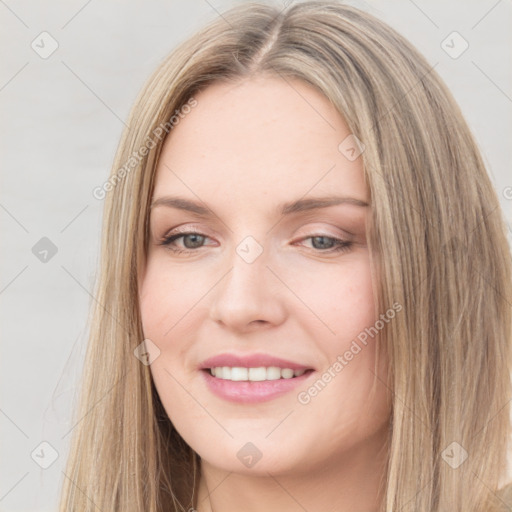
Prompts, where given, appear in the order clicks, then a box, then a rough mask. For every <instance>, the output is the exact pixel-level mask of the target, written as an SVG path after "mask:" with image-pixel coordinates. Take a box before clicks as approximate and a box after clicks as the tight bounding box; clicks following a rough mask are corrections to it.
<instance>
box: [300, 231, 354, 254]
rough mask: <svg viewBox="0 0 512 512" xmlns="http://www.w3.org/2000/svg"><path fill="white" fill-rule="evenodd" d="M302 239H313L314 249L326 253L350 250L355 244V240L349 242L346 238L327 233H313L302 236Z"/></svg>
mask: <svg viewBox="0 0 512 512" xmlns="http://www.w3.org/2000/svg"><path fill="white" fill-rule="evenodd" d="M301 240H311V245H312V246H313V249H316V251H315V252H324V253H332V252H344V251H348V250H349V249H350V247H351V246H352V244H353V242H348V241H346V240H342V239H341V238H336V237H332V236H327V235H313V236H308V237H306V238H302V239H301Z"/></svg>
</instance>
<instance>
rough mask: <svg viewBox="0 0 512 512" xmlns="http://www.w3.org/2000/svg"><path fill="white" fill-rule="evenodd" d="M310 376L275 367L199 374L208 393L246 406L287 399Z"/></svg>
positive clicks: (215, 369) (216, 368)
mask: <svg viewBox="0 0 512 512" xmlns="http://www.w3.org/2000/svg"><path fill="white" fill-rule="evenodd" d="M224 372H226V373H224ZM213 373H215V375H214V374H213ZM314 373H315V370H314V369H312V368H308V369H304V368H299V369H296V370H292V369H291V368H279V367H251V368H246V367H241V366H236V367H229V366H228V367H225V366H221V367H219V366H214V367H212V368H203V369H201V370H200V374H201V375H202V376H203V379H204V383H205V384H206V387H207V389H208V390H209V391H210V392H211V393H213V394H214V395H216V396H218V397H219V398H222V399H223V400H227V401H229V402H234V403H238V404H248V405H249V404H256V403H260V402H267V401H271V400H274V399H277V398H279V397H281V396H285V395H288V394H290V393H291V392H292V391H293V390H294V389H296V388H297V387H298V386H304V385H306V383H307V382H308V381H309V380H310V378H313V377H311V375H312V374H314Z"/></svg>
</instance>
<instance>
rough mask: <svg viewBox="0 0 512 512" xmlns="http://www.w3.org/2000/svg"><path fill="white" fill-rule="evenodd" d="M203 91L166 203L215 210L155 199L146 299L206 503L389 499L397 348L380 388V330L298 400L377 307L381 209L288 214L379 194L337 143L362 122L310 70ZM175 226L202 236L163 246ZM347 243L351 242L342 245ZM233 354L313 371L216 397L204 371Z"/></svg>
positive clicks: (297, 506)
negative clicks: (243, 396)
mask: <svg viewBox="0 0 512 512" xmlns="http://www.w3.org/2000/svg"><path fill="white" fill-rule="evenodd" d="M196 100H197V106H196V107H195V108H194V109H193V110H192V111H191V112H190V113H189V114H188V115H187V116H186V117H185V118H184V119H182V120H181V121H180V123H179V124H178V125H177V126H175V127H174V129H173V130H172V132H171V133H170V136H169V137H168V138H167V140H166V142H165V144H164V147H163V151H162V154H161V158H160V161H159V164H158V168H157V171H156V172H157V174H156V181H155V189H154V195H153V200H158V199H160V198H163V197H165V196H178V197H180V198H184V199H188V200H190V201H193V202H196V203H198V204H199V205H201V206H205V205H206V206H207V208H208V209H209V215H207V216H204V215H199V214H198V213H194V212H191V211H187V210H183V209H180V208H175V207H169V206H166V205H164V204H160V205H158V206H154V207H153V208H152V210H151V216H150V241H149V248H148V259H147V265H146V268H145V269H144V272H143V274H142V275H141V276H139V285H140V288H139V289H140V297H139V298H140V308H141V315H142V322H143V329H144V335H145V337H146V338H149V339H150V340H151V341H152V342H153V343H154V344H155V345H156V346H157V347H158V349H159V350H160V355H159V356H158V357H157V358H156V359H155V361H154V362H153V363H152V364H151V365H150V370H151V374H152V377H153V379H154V382H155V385H156V388H157V390H158V394H159V396H160V398H161V400H162V403H163V405H164V407H165V409H166V412H167V414H168V416H169V418H170V419H171V421H172V422H173V424H174V426H175V427H176V429H177V430H178V432H179V433H180V434H181V436H182V437H183V438H184V439H185V441H186V442H187V443H188V444H189V445H190V446H191V447H192V449H193V450H195V451H196V452H197V453H198V454H199V455H200V457H201V465H202V476H201V480H200V491H199V501H198V507H197V509H198V511H199V512H206V511H212V510H213V511H215V512H232V511H233V512H234V511H237V512H239V511H240V510H244V511H246V512H252V511H262V510H264V511H266V512H272V511H279V512H291V511H297V510H304V509H305V510H307V511H308V512H320V511H321V512H327V511H337V512H340V511H347V512H356V511H358V512H362V511H365V512H371V511H373V510H376V508H377V500H378V486H379V483H380V479H381V478H382V477H383V471H384V467H385V462H386V457H387V453H386V440H387V436H388V431H389V417H390V406H391V405H390V404H391V401H390V396H389V391H388V389H387V388H386V386H385V385H384V384H383V382H384V381H385V380H386V364H385V360H384V357H383V358H382V359H381V361H380V362H379V368H380V369H379V371H378V373H377V376H378V383H377V392H376V394H375V399H374V400H373V401H372V402H370V401H369V400H368V397H369V392H370V389H371V385H372V382H373V379H374V376H375V373H374V363H375V344H376V343H378V337H377V336H376V337H374V338H369V342H368V344H367V346H365V347H364V348H363V349H362V350H361V351H360V352H359V353H357V355H355V356H354V357H353V359H352V360H351V361H350V362H349V363H348V364H347V365H346V366H344V368H343V370H342V371H339V372H338V373H337V374H336V376H335V377H334V378H332V379H331V381H330V382H329V383H328V384H327V385H326V386H325V387H324V388H323V389H322V390H321V391H320V392H318V393H317V395H316V396H314V397H312V398H311V400H310V402H309V403H307V404H302V403H300V402H299V400H298V393H299V392H300V391H304V390H306V391H307V389H308V388H309V387H311V386H312V385H313V384H314V382H315V381H316V380H317V379H319V378H320V377H321V375H322V373H323V372H324V371H325V370H327V369H328V368H329V367H332V366H333V364H334V362H335V361H336V359H337V357H338V356H339V355H343V354H344V353H345V351H346V350H348V349H349V348H350V346H351V343H352V342H353V340H354V339H356V337H357V336H358V334H360V333H361V332H362V331H364V329H365V328H367V327H369V326H372V325H374V323H375V322H376V320H377V319H378V315H376V314H375V309H374V295H373V294H374V287H373V285H372V275H371V271H370V259H369V251H368V247H367V243H366V234H365V231H366V223H367V221H368V217H369V214H370V208H371V206H366V207H362V206H357V205H354V204H351V203H342V204H337V205H332V206H329V207H324V208H316V209H312V210H305V211H297V212H294V213H289V214H286V215H281V213H280V209H281V206H282V204H283V203H287V202H291V201H295V200H298V199H307V198H313V197H315V198H316V197H327V196H339V197H350V198H354V199H357V200H360V201H363V202H366V203H369V193H368V190H367V187H366V184H365V182H364V177H363V167H362V158H361V157H359V158H357V159H355V160H353V161H351V160H350V159H348V158H347V157H346V155H345V154H343V153H342V152H341V151H340V150H339V149H338V146H339V145H340V143H341V142H342V141H343V140H344V139H346V137H347V136H349V135H350V130H349V129H348V127H347V125H346V123H345V122H344V120H343V119H342V117H341V116H340V115H339V114H338V113H337V111H336V110H335V109H334V107H333V106H332V105H331V104H330V102H329V101H328V100H327V99H326V98H325V97H324V96H323V95H321V94H320V93H319V92H318V91H316V90H315V89H313V88H312V87H311V86H309V85H307V84H305V83H303V82H301V81H298V80H290V79H287V80H286V81H285V80H283V79H281V78H274V77H268V76H266V77H265V76H258V77H256V78H255V77H252V78H250V79H245V80H242V81H239V82H237V83H229V84H228V83H215V84H213V85H210V86H209V87H208V88H207V89H205V90H204V91H202V92H201V93H200V94H198V95H197V96H196ZM178 227H179V230H181V234H183V232H187V231H192V230H193V231H195V232H197V233H199V235H197V234H196V235H194V234H192V235H183V236H182V237H180V238H177V239H175V240H174V241H173V242H172V243H171V245H162V241H163V240H164V239H165V237H169V236H172V235H175V234H179V232H178V231H177V228H178ZM248 236H250V237H252V238H253V239H254V240H255V241H256V242H257V243H258V244H259V246H261V248H262V249H263V252H262V253H261V254H260V255H259V256H258V257H257V258H256V259H255V260H254V261H253V262H252V263H248V262H247V261H245V260H244V258H242V257H241V256H240V255H239V254H238V253H237V251H236V249H237V246H238V245H239V244H240V243H241V242H242V240H244V239H245V238H246V237H248ZM337 240H340V241H342V242H349V243H350V244H349V245H348V246H344V247H343V250H341V251H337V252H335V251H334V249H336V248H337V247H340V246H339V245H338V244H339V243H341V242H337ZM246 241H247V240H246ZM249 247H252V249H250V250H255V249H254V247H257V246H256V245H254V244H253V245H252V246H249ZM173 249H174V250H182V251H184V252H175V251H173ZM224 352H232V353H236V354H247V353H255V352H258V353H266V354H271V355H273V356H277V357H280V358H283V359H288V360H292V361H294V362H297V363H301V364H305V365H307V366H311V367H313V368H315V369H316V372H315V374H314V375H312V376H310V377H309V378H308V380H307V382H305V383H304V385H303V386H302V387H299V388H298V389H296V390H294V391H292V392H289V393H286V394H285V395H281V396H280V397H277V398H274V399H272V400H270V401H267V402H263V403H259V404H236V403H232V402H229V401H226V400H223V399H222V398H219V397H217V396H216V395H214V394H212V393H211V392H210V391H209V389H208V388H207V387H206V385H205V383H204V379H203V375H201V373H200V372H199V370H198V366H199V364H200V363H201V362H202V361H203V360H205V359H206V358H209V357H211V356H214V355H217V354H220V353H224ZM248 442H251V443H252V444H254V445H255V446H256V447H257V448H258V450H259V451H260V452H261V453H262V457H261V459H260V460H259V461H258V462H257V463H256V464H255V465H254V466H253V467H251V468H248V467H246V466H245V465H244V464H242V462H241V460H240V459H239V458H238V457H237V453H238V452H239V451H240V449H241V448H242V447H243V446H244V445H246V443H248ZM208 490H209V491H210V492H208Z"/></svg>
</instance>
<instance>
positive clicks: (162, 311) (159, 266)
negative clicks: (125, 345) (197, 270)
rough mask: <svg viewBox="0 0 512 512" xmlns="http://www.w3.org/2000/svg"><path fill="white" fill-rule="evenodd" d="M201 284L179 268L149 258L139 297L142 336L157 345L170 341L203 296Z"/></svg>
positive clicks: (195, 276) (198, 279)
mask: <svg viewBox="0 0 512 512" xmlns="http://www.w3.org/2000/svg"><path fill="white" fill-rule="evenodd" d="M202 281H203V280H202V279H201V278H200V277H199V276H198V275H189V273H187V274H186V273H185V272H183V271H182V270H180V269H179V268H175V269H169V267H168V265H167V266H166V265H165V262H162V261H161V258H158V257H155V258H153V259H150V260H149V262H148V267H147V270H146V274H145V276H144V280H143V281H142V283H141V291H140V297H139V304H140V311H141V317H142V326H143V330H144V335H145V336H146V337H147V338H150V339H153V338H154V341H155V343H157V344H159V343H162V342H163V341H164V338H165V339H167V338H171V337H172V336H173V334H174V332H175V331H176V330H179V329H180V328H181V325H182V323H183V324H184V323H186V321H187V320H188V318H187V316H188V314H189V312H190V310H191V307H192V306H193V305H194V304H196V303H197V302H198V301H199V300H200V298H201V294H202V293H203V294H204V290H203V289H204V283H203V285H201V282H202Z"/></svg>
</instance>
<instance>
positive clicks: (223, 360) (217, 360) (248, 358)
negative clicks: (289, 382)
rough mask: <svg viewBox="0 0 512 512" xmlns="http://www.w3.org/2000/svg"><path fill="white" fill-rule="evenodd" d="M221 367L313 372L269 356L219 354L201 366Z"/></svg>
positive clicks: (301, 365)
mask: <svg viewBox="0 0 512 512" xmlns="http://www.w3.org/2000/svg"><path fill="white" fill-rule="evenodd" d="M219 366H229V367H232V368H233V367H240V368H259V367H262V366H264V367H269V366H276V367H278V368H290V369H291V370H313V369H314V368H312V367H311V366H307V365H303V364H300V363H294V362H293V361H287V360H285V359H281V358H279V357H274V356H271V355H268V354H246V355H237V354H227V353H225V354H218V355H216V356H213V357H210V358H208V359H206V360H205V361H203V362H202V363H201V364H200V365H199V369H200V370H205V369H209V368H218V367H219Z"/></svg>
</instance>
